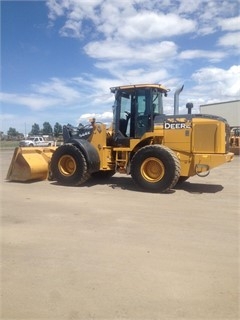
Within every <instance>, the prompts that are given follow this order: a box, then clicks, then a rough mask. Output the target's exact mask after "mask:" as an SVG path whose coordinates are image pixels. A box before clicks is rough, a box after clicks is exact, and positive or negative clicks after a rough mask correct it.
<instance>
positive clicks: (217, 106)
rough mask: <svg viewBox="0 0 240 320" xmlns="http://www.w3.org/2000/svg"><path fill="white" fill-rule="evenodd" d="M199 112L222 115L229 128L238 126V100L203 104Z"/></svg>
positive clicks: (239, 112)
mask: <svg viewBox="0 0 240 320" xmlns="http://www.w3.org/2000/svg"><path fill="white" fill-rule="evenodd" d="M200 113H202V114H212V115H216V116H220V117H223V118H225V119H226V120H227V121H228V123H229V125H230V127H231V128H232V127H239V126H240V100H234V101H226V102H219V103H210V104H203V105H200Z"/></svg>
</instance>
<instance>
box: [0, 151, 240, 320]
mask: <svg viewBox="0 0 240 320" xmlns="http://www.w3.org/2000/svg"><path fill="white" fill-rule="evenodd" d="M11 156H12V151H6V150H5V151H4V150H3V151H1V153H0V161H1V181H0V188H1V216H2V217H1V268H2V271H1V319H4V320H5V319H6V320H7V319H26V320H27V319H28V320H29V319H30V320H40V319H41V320H50V319H51V320H53V319H54V320H65V319H71V320H73V319H79V320H83V319H84V320H90V319H109V320H116V319H133V320H135V319H136V320H138V319H149V320H155V319H160V320H168V319H171V320H172V319H177V320H178V319H189V320H203V319H208V320H220V319H221V320H233V319H234V320H235V319H236V320H237V319H239V318H240V313H239V284H240V282H239V219H238V217H239V216H238V215H239V209H240V206H239V204H240V203H239V187H240V175H239V160H240V159H239V157H238V156H236V157H235V158H234V160H233V162H231V163H228V164H225V165H223V166H221V167H219V168H216V169H214V170H213V171H212V172H211V173H210V175H209V176H208V177H206V178H199V177H194V178H191V179H189V180H188V181H186V182H184V183H183V184H182V185H181V187H178V188H176V189H175V190H173V191H172V192H169V193H167V194H151V193H144V192H139V191H137V190H136V188H135V185H134V184H133V182H132V180H131V177H128V176H125V175H119V174H116V175H115V176H114V177H112V178H111V179H110V180H108V181H107V182H105V183H101V184H94V183H92V182H91V183H88V184H87V185H85V186H81V187H63V186H59V185H57V184H56V183H54V182H50V181H42V182H35V183H13V182H6V181H5V180H4V178H5V176H6V173H7V169H8V166H9V164H10V161H11Z"/></svg>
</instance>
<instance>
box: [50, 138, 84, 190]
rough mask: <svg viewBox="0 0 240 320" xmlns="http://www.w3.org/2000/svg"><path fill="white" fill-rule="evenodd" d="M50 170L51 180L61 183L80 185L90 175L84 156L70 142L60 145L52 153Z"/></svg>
mask: <svg viewBox="0 0 240 320" xmlns="http://www.w3.org/2000/svg"><path fill="white" fill-rule="evenodd" d="M50 172H51V177H52V180H56V181H57V182H58V183H60V184H62V185H75V186H76V185H80V184H83V183H84V182H85V181H87V180H88V179H89V177H90V174H89V173H88V167H87V161H86V158H85V157H84V155H83V153H82V152H81V150H79V149H78V148H77V147H76V146H74V145H72V144H65V145H62V146H60V147H58V148H57V150H56V151H55V152H54V153H53V156H52V159H51V164H50Z"/></svg>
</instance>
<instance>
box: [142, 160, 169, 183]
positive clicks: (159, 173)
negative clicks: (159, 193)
mask: <svg viewBox="0 0 240 320" xmlns="http://www.w3.org/2000/svg"><path fill="white" fill-rule="evenodd" d="M164 174H165V168H164V165H163V163H162V161H161V160H159V159H157V158H154V157H151V158H147V159H146V160H144V161H143V163H142V165H141V175H142V177H144V179H145V180H147V181H148V182H151V183H154V182H158V181H160V180H161V179H162V178H163V176H164Z"/></svg>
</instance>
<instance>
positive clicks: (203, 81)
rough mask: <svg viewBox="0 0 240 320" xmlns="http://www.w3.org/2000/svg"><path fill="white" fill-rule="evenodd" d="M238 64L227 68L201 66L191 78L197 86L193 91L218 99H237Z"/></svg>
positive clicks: (238, 89) (239, 90)
mask: <svg viewBox="0 0 240 320" xmlns="http://www.w3.org/2000/svg"><path fill="white" fill-rule="evenodd" d="M239 74H240V65H238V66H232V67H230V68H229V69H228V70H224V69H221V68H213V67H209V68H202V69H200V70H198V71H196V72H195V73H194V74H193V76H192V78H193V80H194V81H196V83H197V86H195V87H194V88H193V91H196V92H198V93H199V94H200V95H202V94H204V95H206V96H207V95H208V96H209V98H211V97H213V96H214V97H215V98H218V99H219V101H221V100H222V101H227V100H229V99H239V96H240V78H239Z"/></svg>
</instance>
